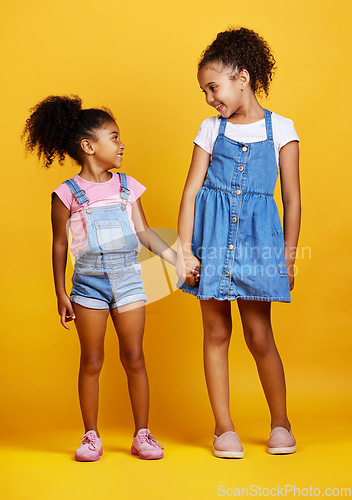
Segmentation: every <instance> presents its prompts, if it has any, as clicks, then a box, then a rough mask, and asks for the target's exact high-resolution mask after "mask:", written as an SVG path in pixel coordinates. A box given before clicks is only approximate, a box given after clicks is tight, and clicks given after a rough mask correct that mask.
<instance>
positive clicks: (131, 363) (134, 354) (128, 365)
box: [120, 350, 145, 372]
mask: <svg viewBox="0 0 352 500" xmlns="http://www.w3.org/2000/svg"><path fill="white" fill-rule="evenodd" d="M120 358H121V363H122V365H123V367H124V369H125V370H126V371H128V372H140V371H142V370H145V361H144V355H143V351H141V350H136V351H128V352H121V354H120Z"/></svg>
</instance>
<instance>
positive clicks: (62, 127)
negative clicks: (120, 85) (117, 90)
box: [22, 95, 115, 168]
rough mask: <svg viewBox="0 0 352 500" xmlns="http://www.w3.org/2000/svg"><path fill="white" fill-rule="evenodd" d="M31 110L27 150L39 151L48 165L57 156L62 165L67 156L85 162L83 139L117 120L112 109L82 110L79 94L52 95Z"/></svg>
mask: <svg viewBox="0 0 352 500" xmlns="http://www.w3.org/2000/svg"><path fill="white" fill-rule="evenodd" d="M30 112H31V115H30V117H29V118H28V119H27V121H26V125H25V127H24V130H23V134H22V138H25V141H26V142H25V147H26V150H27V151H30V152H33V151H36V154H37V156H38V158H39V159H40V160H41V159H43V160H44V165H45V167H47V168H49V167H50V166H51V164H52V163H53V161H54V159H55V158H57V159H58V160H59V163H60V164H62V163H63V161H64V158H65V156H66V155H68V156H70V157H71V158H73V159H74V160H75V161H76V162H77V163H78V164H80V165H81V164H82V156H81V154H82V149H81V147H80V143H81V140H82V139H85V138H90V139H95V138H96V132H97V130H99V129H100V128H102V127H103V126H104V124H105V123H106V122H109V121H114V120H115V119H114V117H113V115H112V113H111V112H110V111H109V110H108V109H105V108H104V109H95V108H91V109H82V101H81V99H80V98H79V97H78V96H76V95H73V96H71V97H68V96H55V95H52V96H49V97H47V98H46V99H44V100H43V101H41V102H39V103H38V104H36V105H35V106H34V107H33V108H32V109H31V110H30Z"/></svg>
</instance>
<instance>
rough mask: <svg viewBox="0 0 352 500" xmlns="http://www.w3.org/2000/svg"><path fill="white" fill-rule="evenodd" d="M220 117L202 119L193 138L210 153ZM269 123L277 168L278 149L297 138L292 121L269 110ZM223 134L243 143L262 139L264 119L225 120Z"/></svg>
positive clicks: (263, 135)
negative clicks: (249, 121) (271, 129)
mask: <svg viewBox="0 0 352 500" xmlns="http://www.w3.org/2000/svg"><path fill="white" fill-rule="evenodd" d="M220 118H221V115H218V116H212V117H211V118H207V119H206V120H204V121H203V122H202V124H201V126H200V128H199V130H198V134H197V136H196V138H195V139H194V144H197V145H198V146H200V147H201V148H202V149H204V150H205V151H207V153H210V154H212V151H213V146H214V143H215V140H216V138H217V136H218V134H219V128H220V121H221V120H220ZM271 123H272V128H273V138H274V146H275V155H276V163H277V166H278V168H279V152H280V149H281V148H282V147H283V146H285V144H287V143H288V142H291V141H299V138H298V135H297V132H296V130H295V126H294V123H293V121H292V120H290V119H289V118H285V117H284V116H281V115H277V114H276V113H274V112H273V111H271ZM225 135H226V137H228V138H229V139H232V140H234V141H238V142H244V143H251V142H259V141H264V140H265V139H266V138H267V137H266V128H265V119H264V118H263V119H262V120H259V121H258V122H254V123H246V124H237V123H230V122H227V124H226V129H225Z"/></svg>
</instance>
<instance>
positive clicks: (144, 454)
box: [131, 429, 164, 460]
mask: <svg viewBox="0 0 352 500" xmlns="http://www.w3.org/2000/svg"><path fill="white" fill-rule="evenodd" d="M163 449H164V447H163V446H162V445H161V444H160V443H158V441H157V440H156V439H155V438H153V436H152V435H151V433H150V431H149V429H140V430H139V431H138V432H137V434H136V436H135V437H134V438H133V442H132V446H131V453H132V455H138V456H139V458H141V459H143V460H159V459H160V458H163V456H164V454H163V451H162V450H163Z"/></svg>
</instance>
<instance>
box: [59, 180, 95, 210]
mask: <svg viewBox="0 0 352 500" xmlns="http://www.w3.org/2000/svg"><path fill="white" fill-rule="evenodd" d="M64 184H67V185H68V187H69V188H70V189H71V192H72V194H73V196H74V197H75V198H76V200H77V203H78V204H79V205H84V204H85V203H88V202H89V200H88V198H87V195H86V192H85V191H83V189H81V188H80V187H79V185H78V184H77V182H76V181H75V180H73V179H67V181H65V182H64Z"/></svg>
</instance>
